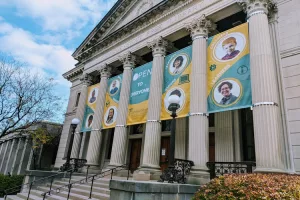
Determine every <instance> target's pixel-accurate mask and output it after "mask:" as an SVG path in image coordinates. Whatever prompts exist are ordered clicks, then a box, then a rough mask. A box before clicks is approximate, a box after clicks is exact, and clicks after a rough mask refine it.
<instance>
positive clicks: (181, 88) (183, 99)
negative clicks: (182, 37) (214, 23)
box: [161, 46, 192, 120]
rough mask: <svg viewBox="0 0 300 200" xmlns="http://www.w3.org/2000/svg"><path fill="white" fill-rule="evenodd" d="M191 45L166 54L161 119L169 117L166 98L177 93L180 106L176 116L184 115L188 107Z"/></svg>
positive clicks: (186, 114) (187, 112)
mask: <svg viewBox="0 0 300 200" xmlns="http://www.w3.org/2000/svg"><path fill="white" fill-rule="evenodd" d="M191 61H192V47H191V46H188V47H186V48H184V49H181V50H179V51H177V52H175V53H173V54H170V55H168V56H166V58H165V69H164V87H163V95H162V112H161V120H166V119H171V116H170V114H171V112H170V111H169V110H168V107H169V105H170V103H169V101H168V98H169V97H170V96H171V95H178V96H179V99H180V102H179V105H180V108H179V109H178V110H177V115H178V117H186V116H188V114H189V109H190V72H191V66H192V63H191Z"/></svg>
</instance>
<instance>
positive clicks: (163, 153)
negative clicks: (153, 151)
mask: <svg viewBox="0 0 300 200" xmlns="http://www.w3.org/2000/svg"><path fill="white" fill-rule="evenodd" d="M169 149H170V137H162V138H161V150H160V169H161V170H162V171H163V170H164V169H166V168H167V167H168V162H169Z"/></svg>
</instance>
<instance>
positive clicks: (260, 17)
mask: <svg viewBox="0 0 300 200" xmlns="http://www.w3.org/2000/svg"><path fill="white" fill-rule="evenodd" d="M240 4H241V5H242V6H243V8H244V10H245V11H246V12H247V15H248V22H249V35H250V36H249V37H250V64H251V79H252V80H251V81H252V101H253V123H254V138H255V153H256V170H255V171H256V172H285V171H286V170H285V163H284V158H283V136H282V135H283V130H282V123H281V113H280V108H279V106H278V103H279V92H278V83H277V78H276V67H275V60H274V55H273V52H272V45H271V39H270V38H271V36H270V32H269V25H268V14H269V15H271V14H272V12H273V11H274V8H276V6H275V4H274V3H273V2H272V1H270V0H241V1H240ZM258 30H259V31H258Z"/></svg>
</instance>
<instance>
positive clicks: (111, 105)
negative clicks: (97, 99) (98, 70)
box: [102, 74, 123, 129]
mask: <svg viewBox="0 0 300 200" xmlns="http://www.w3.org/2000/svg"><path fill="white" fill-rule="evenodd" d="M122 77H123V75H122V74H121V75H118V76H115V77H112V78H110V79H109V81H108V88H107V92H106V99H105V107H104V117H103V123H102V126H103V127H102V128H103V129H108V128H113V127H115V126H116V120H117V115H118V106H119V99H120V91H121V85H122Z"/></svg>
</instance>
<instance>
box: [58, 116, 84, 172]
mask: <svg viewBox="0 0 300 200" xmlns="http://www.w3.org/2000/svg"><path fill="white" fill-rule="evenodd" d="M79 123H80V120H79V119H78V118H74V119H72V122H71V128H72V134H71V138H70V142H69V147H68V153H67V161H66V163H65V164H63V166H62V167H61V168H60V169H61V171H66V170H68V169H69V168H70V159H71V152H72V146H73V141H74V135H75V130H76V128H77V126H78V124H79Z"/></svg>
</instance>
